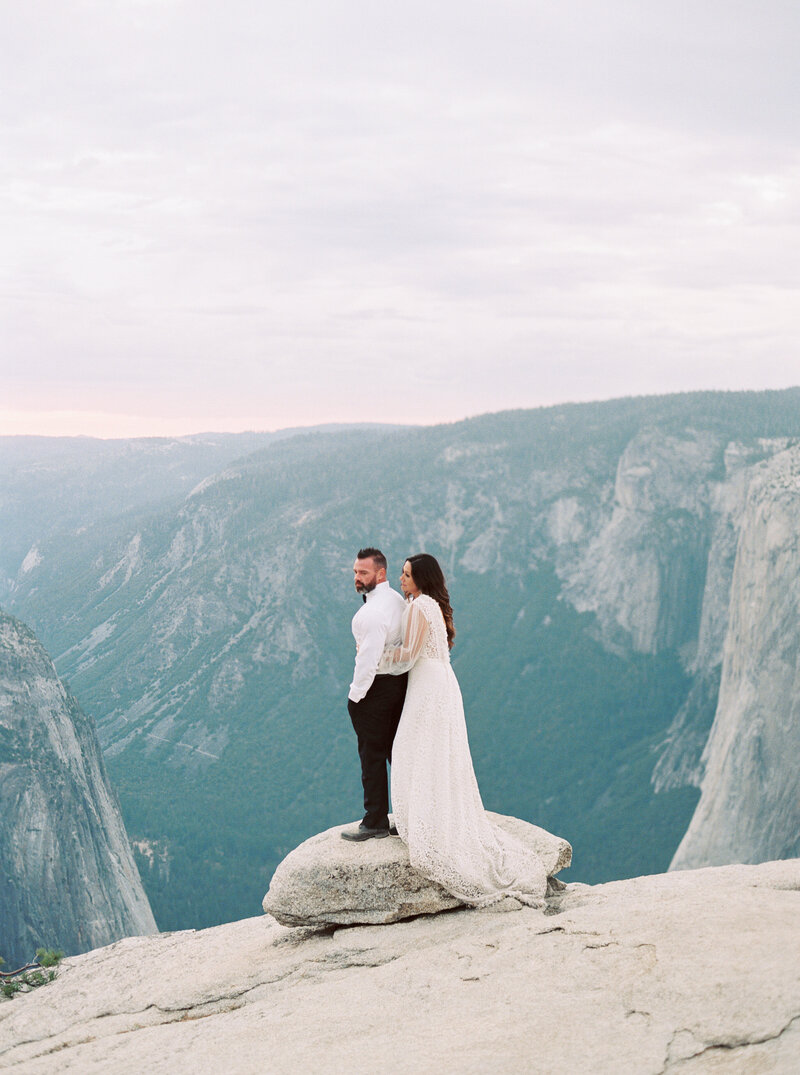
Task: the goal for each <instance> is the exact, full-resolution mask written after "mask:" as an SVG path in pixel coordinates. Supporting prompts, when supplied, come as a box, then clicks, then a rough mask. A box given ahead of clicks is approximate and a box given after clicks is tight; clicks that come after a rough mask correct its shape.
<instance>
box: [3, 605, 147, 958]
mask: <svg viewBox="0 0 800 1075" xmlns="http://www.w3.org/2000/svg"><path fill="white" fill-rule="evenodd" d="M0 880H1V883H0V952H1V953H2V955H3V957H4V958H5V959H6V961H7V962H24V961H26V960H28V959H30V958H31V956H32V955H33V953H34V952H35V951H36V948H37V947H38V946H41V945H44V946H47V947H54V948H61V949H62V950H64V951H65V952H68V953H75V952H84V951H87V950H88V949H90V948H96V947H97V946H99V945H103V944H108V943H109V942H111V941H114V940H117V939H119V938H120V937H124V936H127V935H130V934H142V933H154V932H156V924H155V921H154V919H153V915H152V912H151V910H150V905H149V903H148V901H147V897H146V896H145V894H144V890H143V888H142V885H141V881H140V879H139V874H138V872H137V870H136V866H135V864H134V861H133V856H132V853H131V850H130V847H129V845H128V840H127V836H126V834H125V829H124V827H123V824H122V819H121V816H120V812H119V807H118V804H117V801H116V798H115V797H114V795H113V793H112V791H111V789H110V787H109V784H108V780H107V778H106V775H105V769H104V766H103V763H102V759H101V755H100V750H99V746H98V743H97V738H96V735H95V732H94V728H93V726H92V724H91V722H90V721H89V720H88V718H87V717H86V716H85V715H84V714H83V713H82V712H81V710H80V709H79V707H78V705H77V703H76V702H75V700H74V699H73V698H72V697H71V696H70V695H69V694H68V692H67V691H66V690H65V688H64V685H63V684H62V683H61V681H60V680H59V678H58V676H57V674H56V671H55V668H54V667H53V663H52V661H51V660H50V658H49V657H48V656H47V654H46V653H45V651H44V649H43V648H42V646H41V645H40V644H39V642H38V641H37V640H36V638H35V637H34V635H33V634H32V633H31V632H30V631H29V630H28V629H27V628H26V627H24V626H23V625H22V624H21V623H19V622H18V621H17V620H14V619H12V618H11V617H10V616H7V615H5V614H3V613H0Z"/></svg>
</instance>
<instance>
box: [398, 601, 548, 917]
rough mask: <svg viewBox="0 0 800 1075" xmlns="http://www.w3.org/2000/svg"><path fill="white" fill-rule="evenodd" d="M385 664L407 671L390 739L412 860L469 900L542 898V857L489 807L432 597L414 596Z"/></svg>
mask: <svg viewBox="0 0 800 1075" xmlns="http://www.w3.org/2000/svg"><path fill="white" fill-rule="evenodd" d="M379 671H380V672H395V673H400V672H403V671H408V672H409V677H408V690H407V692H406V699H405V705H404V707H403V715H402V717H401V718H400V725H399V727H398V730H397V735H396V737H395V740H394V746H393V747H392V807H393V811H394V819H395V824H396V825H397V831H398V833H399V835H400V836H401V838H402V839H403V840H404V841H405V843H406V844H407V845H408V853H409V858H410V861H411V865H412V866H414V868H415V869H417V870H419V871H420V872H421V873H423V874H424V875H425V876H426V877H428V878H430V879H431V880H433V881H436V882H437V883H438V884H440V885H441V886H442V887H443V888H445V889H446V890H447V891H448V892H450V893H451V894H452V895H454V896H455V897H457V898H458V899H460V900H463V901H464V902H465V903H468V904H471V905H473V906H485V905H487V904H490V903H494V902H497V901H498V900H501V899H503V898H504V897H505V896H513V897H515V898H516V899H518V900H519V901H520V902H522V903H526V904H529V905H531V906H541V905H542V899H543V897H544V895H545V893H546V891H547V871H546V869H545V866H544V863H543V862H542V860H541V859H540V858H539V856H538V855H537V854H536V853H535V852H532V851H531V849H530V848H528V847H526V846H525V844H524V843H522V841H520V840H518V839H516V838H515V837H513V836H511V835H510V834H508V833H506V832H503V830H502V829H500V828H499V827H498V826H497V825H495V824H493V823H492V821H491V820H490V819H489V818H488V817H487V815H486V811H485V810H484V807H483V802H482V801H481V796H480V792H479V790H478V783H477V780H476V779H475V772H474V770H473V767H472V757H471V755H470V750H469V742H468V739H467V727H466V722H465V720H464V706H463V702H462V699H461V690H460V688H459V686H458V681H457V679H456V677H455V673H454V672H453V669H452V667H451V665H450V652H449V649H448V646H447V633H446V630H445V625H444V618H443V616H442V613H441V609H440V608H439V605H438V604H437V602H436V601H435V600H434V599H433V598H432V597H428V596H427V595H425V594H421V595H419V596H418V597H417V598H416V599H415V600H414V601H412V602H411V603H410V604H409V607H408V609H407V610H406V613H405V619H404V632H403V642H402V644H401V645H400V646H396V647H392V648H390V649H388V650H387V651H386V652H385V654H384V657H383V659H382V661H381V665H380V668H379Z"/></svg>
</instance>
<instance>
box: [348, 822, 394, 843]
mask: <svg viewBox="0 0 800 1075" xmlns="http://www.w3.org/2000/svg"><path fill="white" fill-rule="evenodd" d="M340 835H341V837H342V839H343V840H352V841H353V842H354V843H360V842H361V841H362V840H382V839H383V838H384V837H386V836H388V835H389V830H388V829H368V828H367V826H366V825H364V824H361V825H359V826H358V828H357V829H356V831H355V832H343V833H341V834H340Z"/></svg>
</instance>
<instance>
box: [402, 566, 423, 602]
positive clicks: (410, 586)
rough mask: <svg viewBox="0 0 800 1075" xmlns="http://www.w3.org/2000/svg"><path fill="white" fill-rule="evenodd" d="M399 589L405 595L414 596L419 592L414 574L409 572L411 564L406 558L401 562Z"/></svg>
mask: <svg viewBox="0 0 800 1075" xmlns="http://www.w3.org/2000/svg"><path fill="white" fill-rule="evenodd" d="M400 589H401V590H402V591H403V593H404V594H405V595H406V597H416V596H417V595H418V594H419V590H418V589H417V584H416V583H415V582H414V576H413V575H412V574H411V564H410V563H409V562H408V560H406V562H405V563H404V564H403V574H402V575H401V576H400Z"/></svg>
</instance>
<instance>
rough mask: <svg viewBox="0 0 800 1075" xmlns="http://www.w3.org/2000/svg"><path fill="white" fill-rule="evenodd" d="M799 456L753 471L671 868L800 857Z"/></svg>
mask: <svg viewBox="0 0 800 1075" xmlns="http://www.w3.org/2000/svg"><path fill="white" fill-rule="evenodd" d="M798 534H800V449H798V448H794V449H789V450H787V451H784V452H782V453H780V454H778V455H777V456H775V457H774V458H773V459H772V460H770V461H768V462H765V463H763V464H761V465H760V466H759V467H757V468H756V469H755V471H754V472H753V474H752V479H751V481H750V485H749V490H748V495H747V502H746V506H745V509H744V514H743V518H742V522H741V527H740V530H739V537H738V547H737V552H736V560H735V567H734V571H733V581H732V587H731V597H730V612H729V618H728V629H727V634H726V637H725V642H724V656H723V664H722V677H721V683H720V689H719V699H718V704H717V709H716V716H715V719H714V724H713V727H712V729H711V734H710V736H709V738H708V742H707V744H706V747H705V750H704V753H703V765H704V770H705V772H704V776H703V779H702V784H701V788H702V794H701V798H700V802H699V804H698V806H697V810H696V812H695V815H694V817H693V819H692V822H691V824H690V826H689V829H688V831H687V833H686V835H685V836H684V838H683V840H682V842H681V844H680V846H679V848H678V850H677V852H676V854H675V858H674V860H673V863H672V865H673V868H686V867H692V866H699V865H707V864H708V865H716V864H722V863H727V862H762V861H764V860H765V859H769V858H789V857H792V856H795V855H798V854H800V546H799V544H798Z"/></svg>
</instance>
